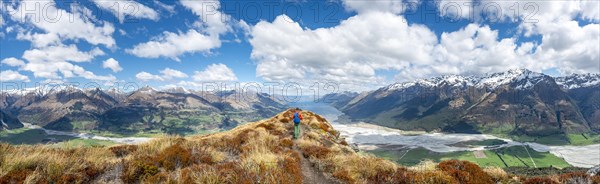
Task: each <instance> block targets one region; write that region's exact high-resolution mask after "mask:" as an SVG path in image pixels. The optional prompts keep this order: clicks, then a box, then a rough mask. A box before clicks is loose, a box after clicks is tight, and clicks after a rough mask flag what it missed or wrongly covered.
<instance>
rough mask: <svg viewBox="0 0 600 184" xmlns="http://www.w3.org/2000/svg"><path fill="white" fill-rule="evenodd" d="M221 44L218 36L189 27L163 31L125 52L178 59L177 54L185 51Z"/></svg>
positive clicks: (142, 55) (204, 50)
mask: <svg viewBox="0 0 600 184" xmlns="http://www.w3.org/2000/svg"><path fill="white" fill-rule="evenodd" d="M220 46H221V41H220V40H219V38H218V37H212V36H207V35H204V34H202V33H199V32H197V31H196V30H193V29H190V30H188V32H187V33H181V32H179V33H172V32H164V33H163V35H162V36H160V37H158V38H156V39H155V40H153V41H149V42H146V43H141V44H138V45H136V46H134V47H133V48H132V49H127V52H128V53H130V54H133V55H135V56H137V57H143V58H158V57H168V58H171V59H173V60H176V61H179V58H178V56H179V55H182V54H185V53H195V52H208V51H210V49H213V48H217V47H220Z"/></svg>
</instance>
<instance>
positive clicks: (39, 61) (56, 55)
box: [21, 45, 116, 81]
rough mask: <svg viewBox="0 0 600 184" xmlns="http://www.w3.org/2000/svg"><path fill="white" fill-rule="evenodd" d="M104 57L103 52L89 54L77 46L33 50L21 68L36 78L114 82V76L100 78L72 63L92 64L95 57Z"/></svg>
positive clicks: (26, 55)
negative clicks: (78, 78)
mask: <svg viewBox="0 0 600 184" xmlns="http://www.w3.org/2000/svg"><path fill="white" fill-rule="evenodd" d="M100 55H104V52H102V50H100V49H98V48H95V49H92V50H90V51H88V52H82V51H79V49H77V47H76V46H75V45H69V46H65V45H58V46H48V47H44V48H40V49H31V50H27V51H25V52H24V53H23V59H25V60H27V61H28V62H27V63H26V64H25V65H23V66H22V67H21V69H22V70H25V71H31V72H33V75H34V76H35V77H43V78H49V79H60V78H61V76H59V75H58V73H61V74H62V77H64V78H72V77H83V78H85V79H89V80H102V81H113V80H116V78H115V77H114V76H112V75H108V76H98V75H95V74H94V73H93V72H90V71H86V70H85V69H84V68H83V67H81V66H77V65H74V64H72V63H71V62H75V63H78V62H90V61H91V60H92V59H93V58H94V57H96V56H100Z"/></svg>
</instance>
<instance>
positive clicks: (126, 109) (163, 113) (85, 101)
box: [0, 86, 285, 133]
mask: <svg viewBox="0 0 600 184" xmlns="http://www.w3.org/2000/svg"><path fill="white" fill-rule="evenodd" d="M283 109H285V105H284V104H283V103H282V102H280V101H278V100H276V99H274V98H271V97H270V96H269V95H268V94H263V93H253V92H248V93H243V94H242V93H241V92H237V91H224V92H218V93H208V92H202V91H193V90H187V89H184V88H173V89H167V90H156V89H154V88H151V87H143V88H140V89H138V90H135V91H132V92H128V93H126V92H121V91H118V90H115V89H109V90H102V89H98V88H95V89H79V88H75V87H69V86H67V87H60V88H52V89H42V88H37V89H25V90H19V91H15V92H2V93H0V112H1V115H2V125H3V126H2V127H3V129H12V128H19V127H22V126H23V125H22V123H21V122H23V123H29V124H33V125H38V126H41V127H44V128H47V129H53V130H64V131H87V130H106V131H111V132H121V133H136V132H140V131H156V132H167V133H187V132H197V131H202V130H213V129H216V128H222V129H228V128H231V127H235V126H237V124H238V123H241V122H248V121H255V120H259V119H263V118H265V117H271V116H273V115H275V114H277V113H278V112H281V111H282V110H283Z"/></svg>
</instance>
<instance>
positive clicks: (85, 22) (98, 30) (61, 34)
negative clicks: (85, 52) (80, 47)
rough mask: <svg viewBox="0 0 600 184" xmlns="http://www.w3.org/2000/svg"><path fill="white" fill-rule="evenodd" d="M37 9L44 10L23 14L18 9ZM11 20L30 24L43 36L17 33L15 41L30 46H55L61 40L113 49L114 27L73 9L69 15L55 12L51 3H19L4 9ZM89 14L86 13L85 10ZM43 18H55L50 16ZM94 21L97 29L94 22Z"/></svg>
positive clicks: (53, 4) (83, 11)
mask: <svg viewBox="0 0 600 184" xmlns="http://www.w3.org/2000/svg"><path fill="white" fill-rule="evenodd" d="M32 7H38V9H42V8H44V9H43V10H44V11H34V13H32V12H24V11H22V10H26V8H28V9H32ZM6 8H7V11H8V12H10V15H11V18H12V19H13V20H14V21H17V22H21V23H28V24H31V25H33V26H35V27H37V28H39V29H41V30H43V31H44V32H45V33H37V32H33V31H32V30H29V31H27V32H19V33H18V35H17V39H22V40H29V41H31V42H32V44H33V46H34V47H44V46H48V45H58V44H60V43H61V42H62V41H63V40H66V39H69V40H85V41H87V42H88V43H90V44H93V45H99V44H102V45H105V46H107V47H113V46H115V40H114V39H113V38H112V36H111V35H112V33H113V32H114V31H115V28H114V27H113V26H112V24H110V23H108V22H106V21H103V22H98V21H95V20H94V18H93V17H90V15H89V13H88V14H86V13H85V12H86V11H85V10H83V9H82V8H75V9H74V10H73V12H67V11H65V10H63V9H58V8H57V7H56V3H55V2H54V1H43V0H42V1H20V3H19V4H18V6H17V7H13V6H7V7H6ZM87 12H89V10H87ZM47 15H56V17H58V18H55V17H51V16H47ZM94 22H98V24H99V25H98V26H97V25H96V24H95V23H94Z"/></svg>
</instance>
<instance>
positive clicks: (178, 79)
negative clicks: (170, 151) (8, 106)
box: [0, 0, 600, 91]
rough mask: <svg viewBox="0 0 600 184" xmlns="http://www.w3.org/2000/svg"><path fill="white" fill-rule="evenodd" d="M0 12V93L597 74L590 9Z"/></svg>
mask: <svg viewBox="0 0 600 184" xmlns="http://www.w3.org/2000/svg"><path fill="white" fill-rule="evenodd" d="M469 3H471V4H469ZM2 4H3V6H2V23H1V24H0V25H1V27H0V28H1V33H0V38H1V40H2V41H1V49H0V60H2V64H0V71H2V73H3V74H2V78H1V79H0V81H2V82H3V83H4V85H5V84H6V83H10V84H14V83H18V84H25V85H27V86H33V85H34V83H65V82H66V83H70V82H79V83H87V82H96V83H98V84H99V85H103V86H110V85H114V84H115V83H126V82H135V83H138V84H140V85H151V86H155V87H158V88H168V87H176V86H183V87H187V88H194V87H198V86H200V84H201V83H203V82H215V81H216V82H242V83H246V82H290V81H291V82H300V83H305V84H309V83H314V82H320V83H325V82H332V83H336V84H339V85H340V86H342V88H343V90H355V91H360V90H368V89H373V88H376V87H380V86H383V85H386V84H390V83H393V82H398V81H407V80H413V79H417V78H424V77H431V76H437V75H448V74H462V75H482V74H485V73H490V72H500V71H505V70H508V69H513V68H527V69H530V70H533V71H538V72H544V73H547V74H551V75H555V76H557V75H566V74H571V73H598V72H599V70H600V61H599V56H598V55H599V53H600V49H599V46H598V43H599V39H600V38H599V37H600V36H599V34H600V31H599V29H600V26H599V25H598V21H599V16H600V15H598V14H599V12H598V11H599V9H600V5H599V3H598V2H597V1H512V2H511V1H488V0H475V1H470V0H461V1H448V0H440V1H419V0H403V1H402V0H381V1H375V2H372V1H359V0H337V1H336V0H333V1H239V0H223V1H176V0H170V1H137V0H136V1H113V0H111V1H106V0H97V1H92V0H90V1H80V2H78V3H73V2H70V1H68V2H66V1H57V2H54V1H5V0H3V1H2ZM32 7H33V8H32ZM129 7H132V8H133V10H134V11H130V10H132V9H128V8H129ZM458 8H460V13H458V10H459V9H458ZM116 10H118V11H116ZM494 10H500V11H494ZM56 12H58V14H60V15H61V16H60V17H58V18H55V17H56V16H54V15H58V14H57V13H56ZM470 12H474V13H472V14H469V13H470ZM53 13H54V14H53ZM37 17H39V19H40V21H36V18H37ZM532 20H533V21H532Z"/></svg>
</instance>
